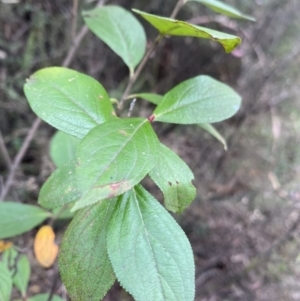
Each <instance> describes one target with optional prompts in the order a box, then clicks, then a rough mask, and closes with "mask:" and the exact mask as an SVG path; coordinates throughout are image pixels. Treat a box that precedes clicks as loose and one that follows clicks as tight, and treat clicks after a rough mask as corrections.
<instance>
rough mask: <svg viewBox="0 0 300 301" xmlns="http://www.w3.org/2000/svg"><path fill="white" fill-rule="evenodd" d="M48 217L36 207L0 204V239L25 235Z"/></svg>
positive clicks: (19, 204) (12, 203)
mask: <svg viewBox="0 0 300 301" xmlns="http://www.w3.org/2000/svg"><path fill="white" fill-rule="evenodd" d="M50 216H51V214H50V213H49V212H47V211H44V210H43V209H41V208H39V207H37V206H32V205H25V204H21V203H15V202H0V239H2V238H8V237H13V236H16V235H19V234H22V233H25V232H27V231H29V230H31V229H32V228H34V227H36V226H37V225H39V224H40V223H42V222H43V221H44V220H45V219H46V218H48V217H50Z"/></svg>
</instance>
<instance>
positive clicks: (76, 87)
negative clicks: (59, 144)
mask: <svg viewBox="0 0 300 301" xmlns="http://www.w3.org/2000/svg"><path fill="white" fill-rule="evenodd" d="M24 92H25V95H26V97H27V99H28V101H29V104H30V106H31V108H32V110H33V111H34V112H35V113H36V114H37V115H38V116H39V117H40V118H42V119H43V120H44V121H46V122H47V123H49V124H51V125H52V126H54V127H55V128H57V129H59V130H61V131H63V132H65V133H67V134H70V135H74V136H76V137H78V138H82V137H84V136H85V135H86V134H87V133H88V132H89V131H90V130H91V129H92V128H93V127H95V126H96V125H98V124H101V123H103V122H105V121H107V120H110V119H112V118H113V117H114V115H115V113H114V111H113V107H112V104H111V102H110V100H109V97H108V95H107V93H106V91H105V89H104V88H103V87H102V86H101V84H100V83H98V82H97V81H96V80H95V79H93V78H92V77H89V76H87V75H84V74H82V73H79V72H77V71H74V70H71V69H67V68H62V67H50V68H44V69H41V70H39V71H37V72H35V73H34V74H33V75H31V77H30V78H29V79H28V80H27V83H26V84H25V85H24Z"/></svg>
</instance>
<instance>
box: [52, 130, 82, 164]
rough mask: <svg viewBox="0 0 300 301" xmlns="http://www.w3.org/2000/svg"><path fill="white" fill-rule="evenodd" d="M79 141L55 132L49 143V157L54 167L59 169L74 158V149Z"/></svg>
mask: <svg viewBox="0 0 300 301" xmlns="http://www.w3.org/2000/svg"><path fill="white" fill-rule="evenodd" d="M79 142H80V139H78V138H76V137H73V136H71V135H68V134H66V133H64V132H61V131H57V132H56V133H55V135H54V136H53V137H52V139H51V141H50V157H51V159H52V161H53V162H54V164H55V165H56V167H61V166H62V165H64V164H65V163H67V162H68V161H71V160H73V159H75V158H76V149H77V145H78V144H79Z"/></svg>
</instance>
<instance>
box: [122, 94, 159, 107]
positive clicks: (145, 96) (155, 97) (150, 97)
mask: <svg viewBox="0 0 300 301" xmlns="http://www.w3.org/2000/svg"><path fill="white" fill-rule="evenodd" d="M128 98H142V99H145V100H148V101H149V102H151V103H153V104H155V105H158V104H159V103H160V102H161V101H162V99H163V96H162V95H159V94H155V93H138V94H132V95H130V96H128Z"/></svg>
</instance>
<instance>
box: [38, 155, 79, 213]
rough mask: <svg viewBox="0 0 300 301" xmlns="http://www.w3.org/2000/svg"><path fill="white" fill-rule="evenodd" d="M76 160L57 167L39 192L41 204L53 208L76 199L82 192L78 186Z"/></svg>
mask: <svg viewBox="0 0 300 301" xmlns="http://www.w3.org/2000/svg"><path fill="white" fill-rule="evenodd" d="M75 167H76V161H75V160H72V161H69V162H67V163H65V164H64V165H63V166H62V167H60V168H58V169H56V171H55V172H54V173H52V175H51V176H50V177H49V178H48V179H47V181H46V182H45V183H44V185H43V186H42V189H41V191H40V194H39V200H38V201H39V204H40V205H41V206H43V207H45V208H47V209H53V208H56V207H60V206H63V205H65V204H68V203H71V202H73V201H76V200H78V199H79V198H80V196H81V193H80V191H79V190H78V188H77V183H76V173H75Z"/></svg>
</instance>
